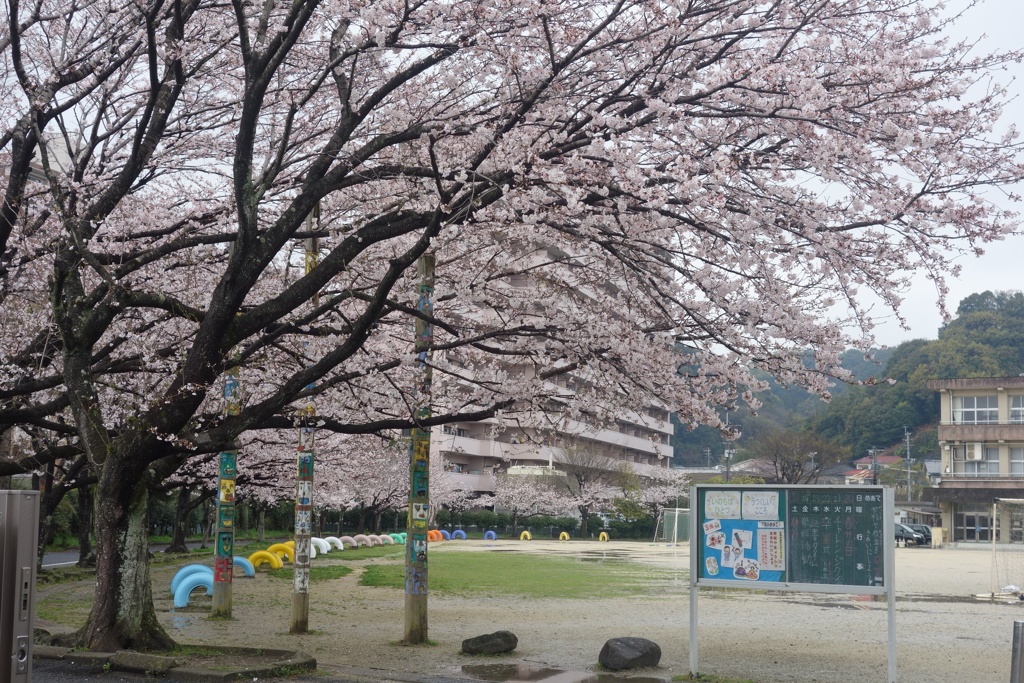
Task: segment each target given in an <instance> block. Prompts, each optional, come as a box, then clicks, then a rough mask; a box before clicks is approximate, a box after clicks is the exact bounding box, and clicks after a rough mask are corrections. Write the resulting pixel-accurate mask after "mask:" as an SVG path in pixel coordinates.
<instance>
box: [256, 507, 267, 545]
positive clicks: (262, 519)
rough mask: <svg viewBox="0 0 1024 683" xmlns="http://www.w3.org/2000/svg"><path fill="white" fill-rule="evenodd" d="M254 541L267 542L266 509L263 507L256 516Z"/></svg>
mask: <svg viewBox="0 0 1024 683" xmlns="http://www.w3.org/2000/svg"><path fill="white" fill-rule="evenodd" d="M256 540H257V541H259V542H260V543H264V542H266V540H267V509H266V508H264V507H261V508H260V511H259V513H258V514H257V515H256Z"/></svg>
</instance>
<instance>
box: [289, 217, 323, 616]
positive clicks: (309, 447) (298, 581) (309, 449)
mask: <svg viewBox="0 0 1024 683" xmlns="http://www.w3.org/2000/svg"><path fill="white" fill-rule="evenodd" d="M313 218H316V219H317V220H318V221H319V218H320V211H319V207H317V208H316V209H314V211H313V213H312V214H310V216H309V217H308V218H307V219H306V225H307V227H308V228H310V231H311V232H312V227H313ZM305 250H306V274H307V275H308V274H309V272H310V271H311V270H313V269H314V268H316V265H317V261H318V260H319V253H320V244H319V240H318V239H317V238H316V237H315V236H312V234H311V236H310V237H308V238H307V239H306V242H305ZM318 303H319V294H315V295H313V306H314V307H315V306H317V304H318ZM309 386H310V387H312V385H309ZM315 426H316V406H314V405H313V402H312V399H310V401H309V402H308V403H307V404H306V407H305V408H303V409H302V411H301V413H300V415H299V448H298V451H299V452H298V463H297V464H298V472H297V476H296V478H295V560H294V562H293V563H292V570H293V582H292V625H291V628H290V629H289V630H290V632H291V633H307V632H308V631H309V555H310V538H311V536H312V534H313V452H314V451H313V436H314V432H315Z"/></svg>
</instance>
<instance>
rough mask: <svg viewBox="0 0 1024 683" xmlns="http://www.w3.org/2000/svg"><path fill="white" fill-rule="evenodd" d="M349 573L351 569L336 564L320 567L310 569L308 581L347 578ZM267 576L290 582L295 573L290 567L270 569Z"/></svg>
mask: <svg viewBox="0 0 1024 683" xmlns="http://www.w3.org/2000/svg"><path fill="white" fill-rule="evenodd" d="M351 573H352V567H346V566H344V565H337V564H335V565H320V566H317V567H310V569H309V580H310V581H329V580H331V579H340V578H341V577H343V576H347V575H349V574H351ZM267 576H272V577H274V578H275V579H288V580H289V581H290V580H291V579H292V578H293V577H294V576H295V572H294V571H292V568H291V567H284V568H282V569H271V570H270V571H269V572H267Z"/></svg>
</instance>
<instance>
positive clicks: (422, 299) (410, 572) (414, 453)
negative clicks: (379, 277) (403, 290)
mask: <svg viewBox="0 0 1024 683" xmlns="http://www.w3.org/2000/svg"><path fill="white" fill-rule="evenodd" d="M434 263H435V261H434V255H433V254H424V255H423V256H421V257H420V259H419V261H418V262H417V264H416V272H417V274H418V275H419V279H420V284H419V300H418V302H417V304H416V310H417V311H419V312H420V313H421V314H422V315H424V316H427V317H428V318H429V317H430V316H431V315H433V312H434V305H433V303H432V297H433V294H434ZM433 341H434V329H433V326H432V325H431V324H430V323H429V322H428V321H427V320H424V319H422V318H416V363H417V365H418V367H419V370H420V378H419V379H420V383H419V386H418V387H417V390H416V394H417V396H416V398H417V404H418V407H417V408H416V415H415V419H416V422H417V426H416V427H414V428H413V430H412V438H411V440H410V442H409V516H408V521H407V525H408V540H407V541H406V544H405V638H404V642H405V643H406V644H409V645H414V644H418V643H424V642H426V640H427V520H428V518H429V515H430V429H429V428H428V427H424V426H422V420H425V419H427V418H429V417H430V415H431V401H430V392H431V386H430V383H431V380H432V374H433V373H432V370H431V367H430V360H431V351H430V347H431V345H432V344H433Z"/></svg>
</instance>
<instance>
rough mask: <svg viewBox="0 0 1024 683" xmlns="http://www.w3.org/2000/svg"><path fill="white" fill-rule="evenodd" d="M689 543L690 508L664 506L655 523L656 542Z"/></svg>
mask: <svg viewBox="0 0 1024 683" xmlns="http://www.w3.org/2000/svg"><path fill="white" fill-rule="evenodd" d="M658 541H663V542H665V543H689V542H690V509H689V508H664V509H663V510H662V511H661V512H660V513H658V523H657V524H655V525H654V542H655V543H657V542H658Z"/></svg>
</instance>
